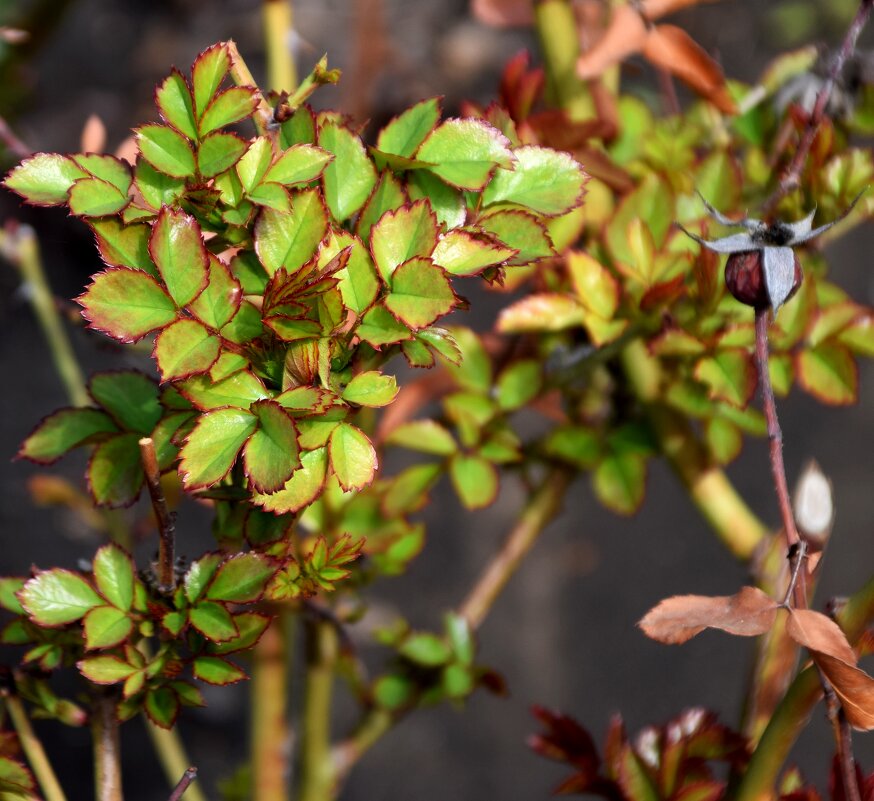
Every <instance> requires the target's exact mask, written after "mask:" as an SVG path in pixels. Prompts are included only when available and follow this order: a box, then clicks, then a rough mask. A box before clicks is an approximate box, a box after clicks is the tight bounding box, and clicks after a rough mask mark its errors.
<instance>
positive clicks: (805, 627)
mask: <svg viewBox="0 0 874 801" xmlns="http://www.w3.org/2000/svg"><path fill="white" fill-rule="evenodd" d="M786 633H787V634H788V635H789V636H790V637H791V638H792V639H793V640H795V642H797V643H798V644H799V645H803V646H804V647H805V648H807V649H808V650H809V651H812V652H815V653H816V654H827V655H828V656H831V657H834V658H835V659H840V660H842V661H844V662H849V663H850V664H851V665H855V664H856V654H855V652H854V651H853V649H852V647H851V646H850V643H848V642H847V637H846V635H845V634H844V632H843V631H841V629H840V626H838V624H837V623H835V622H834V621H833V620H832V619H831V618H829V617H826V616H825V615H824V614H822V613H821V612H814V611H813V610H812V609H790V610H789V622H788V623H787V624H786Z"/></svg>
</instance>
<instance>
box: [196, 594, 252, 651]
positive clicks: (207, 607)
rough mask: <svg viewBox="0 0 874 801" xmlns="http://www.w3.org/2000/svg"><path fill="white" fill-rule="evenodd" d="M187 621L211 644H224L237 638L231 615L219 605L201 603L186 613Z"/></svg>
mask: <svg viewBox="0 0 874 801" xmlns="http://www.w3.org/2000/svg"><path fill="white" fill-rule="evenodd" d="M188 619H189V620H190V621H191V625H192V626H194V628H196V629H197V630H198V631H199V632H200V633H201V634H202V635H203V636H204V637H206V638H207V639H208V640H212V641H213V642H226V641H227V640H232V639H234V637H236V636H238V634H239V632H238V631H237V627H236V625H235V624H234V619H233V618H232V617H231V613H230V612H228V610H227V609H225V607H224V606H222V605H221V604H217V603H214V602H213V601H201V602H200V603H199V604H197V606H193V607H192V608H191V609H190V610H189V612H188Z"/></svg>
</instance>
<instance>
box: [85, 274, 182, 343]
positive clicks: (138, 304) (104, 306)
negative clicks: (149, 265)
mask: <svg viewBox="0 0 874 801" xmlns="http://www.w3.org/2000/svg"><path fill="white" fill-rule="evenodd" d="M76 302H77V303H78V304H79V305H80V306H81V307H82V316H83V317H84V318H85V319H86V320H88V322H89V323H90V327H91V328H94V329H96V330H98V331H103V332H104V333H105V334H108V335H109V336H111V337H113V338H114V339H118V340H120V341H121V342H135V341H136V340H138V339H142V338H143V337H144V336H145V335H146V334H149V333H151V332H152V331H155V330H157V329H158V328H163V327H164V326H165V325H167V324H169V323H171V322H173V320H175V319H176V306H175V304H174V303H173V301H172V299H171V298H170V296H169V295H167V293H166V292H165V291H164V290H163V289H162V288H161V287H160V286H159V285H158V283H157V282H156V281H155V279H154V278H152V277H151V276H150V275H147V274H146V273H144V272H141V271H140V270H127V269H124V268H118V267H110V268H109V269H107V270H104V271H103V272H100V273H97V274H96V275H95V276H94V278H93V281H92V283H91V284H90V285H89V286H88V288H87V289H86V290H85V292H84V293H83V294H82V295H80V296H79V297H78V298H76Z"/></svg>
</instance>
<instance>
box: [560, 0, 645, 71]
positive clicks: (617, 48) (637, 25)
mask: <svg viewBox="0 0 874 801" xmlns="http://www.w3.org/2000/svg"><path fill="white" fill-rule="evenodd" d="M647 34H648V31H647V29H646V23H645V22H644V21H643V17H641V15H640V14H639V13H638V12H637V11H635V10H634V9H633V8H632V7H631V6H619V8H617V9H616V11H615V12H614V14H613V19H611V20H610V26H609V27H608V28H607V30H606V31H605V33H604V35H603V36H602V37H601V38H600V39H599V40H598V43H597V44H596V45H595V46H594V47H593V48H592V49H591V50H589V51H588V52H586V53H583V55H581V56H580V57H579V58H578V59H577V75H579V76H580V78H583V79H584V80H585V79H589V78H594V77H596V76H597V75H600V74H601V73H602V72H603V71H604V70H605V69H607V67H611V66H612V65H613V64H616V63H618V62H619V61H622V60H623V59H625V58H628V57H629V56H630V55H633V54H634V53H638V52H640V51H641V50H642V49H643V46H644V44H645V43H646V40H647Z"/></svg>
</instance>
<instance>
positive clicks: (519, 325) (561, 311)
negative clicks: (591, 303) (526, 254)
mask: <svg viewBox="0 0 874 801" xmlns="http://www.w3.org/2000/svg"><path fill="white" fill-rule="evenodd" d="M583 319H584V318H583V308H582V306H580V304H579V303H578V302H577V301H576V300H574V298H572V297H569V296H567V295H560V294H558V293H553V292H542V293H540V294H536V295H529V296H528V297H526V298H523V299H522V300H520V301H517V302H516V303H514V304H512V305H511V306H508V307H507V308H505V309H503V310H502V311H501V313H500V315H499V316H498V325H497V329H498V331H500V332H502V333H508V334H509V333H513V334H516V333H523V332H527V331H562V330H564V329H566V328H576V327H578V326H581V325H582V323H583Z"/></svg>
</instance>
